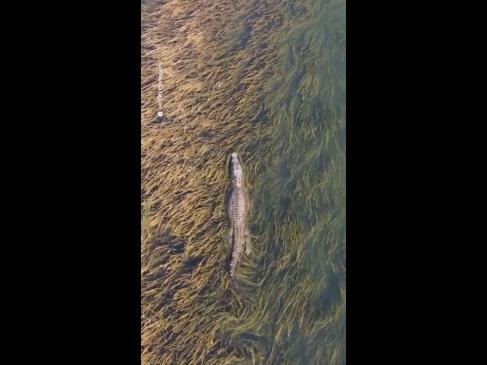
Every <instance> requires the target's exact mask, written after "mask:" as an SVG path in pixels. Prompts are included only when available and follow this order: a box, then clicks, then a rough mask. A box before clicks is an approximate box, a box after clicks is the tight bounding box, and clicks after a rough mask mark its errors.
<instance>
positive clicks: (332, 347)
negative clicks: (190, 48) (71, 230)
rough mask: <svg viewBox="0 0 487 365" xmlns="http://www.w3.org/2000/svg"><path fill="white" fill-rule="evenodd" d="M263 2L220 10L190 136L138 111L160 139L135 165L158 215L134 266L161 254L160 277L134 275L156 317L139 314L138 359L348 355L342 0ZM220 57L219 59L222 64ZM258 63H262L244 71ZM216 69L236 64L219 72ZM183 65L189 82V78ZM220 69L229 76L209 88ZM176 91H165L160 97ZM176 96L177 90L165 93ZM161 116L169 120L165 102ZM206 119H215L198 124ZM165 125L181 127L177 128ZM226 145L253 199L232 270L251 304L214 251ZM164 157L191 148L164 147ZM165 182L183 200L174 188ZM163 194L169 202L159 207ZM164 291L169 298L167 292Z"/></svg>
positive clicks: (288, 360)
mask: <svg viewBox="0 0 487 365" xmlns="http://www.w3.org/2000/svg"><path fill="white" fill-rule="evenodd" d="M267 3H268V5H262V2H246V7H242V8H241V9H240V10H239V11H237V12H235V14H234V15H232V16H233V18H232V17H231V16H230V15H229V17H228V19H227V20H226V21H227V25H226V27H227V28H224V27H223V26H222V29H225V30H224V31H223V30H221V31H218V30H217V31H215V34H216V35H217V36H215V39H216V38H217V40H218V42H216V43H218V44H219V45H222V50H220V52H221V53H220V56H221V57H220V59H219V61H215V65H216V66H212V64H211V63H210V62H209V63H208V64H205V65H203V66H202V68H201V70H202V72H203V73H204V72H205V71H206V70H209V69H210V68H211V67H215V69H217V68H216V67H222V69H223V70H224V71H222V73H223V75H222V76H219V77H218V76H216V77H214V78H212V79H211V82H209V81H208V80H209V79H208V78H203V79H202V80H203V81H202V82H203V84H204V85H208V90H206V91H203V92H202V93H205V92H206V94H205V95H207V99H208V100H209V102H208V103H207V104H205V102H204V101H203V99H202V98H201V99H197V100H199V103H195V105H198V107H200V109H199V110H202V112H201V113H202V114H200V115H197V116H195V115H194V112H193V113H192V114H191V113H190V112H188V115H187V116H186V117H185V123H188V124H187V125H188V128H189V132H188V133H189V136H188V137H184V138H187V140H186V139H185V140H184V141H188V142H189V141H191V144H185V143H184V142H183V140H182V141H181V143H180V144H176V145H174V146H173V145H172V144H171V145H170V147H167V146H168V144H167V139H168V137H166V135H165V134H164V133H166V134H168V135H169V133H170V132H171V133H172V130H171V128H172V127H171V125H170V124H169V125H168V126H167V127H165V128H166V129H165V130H164V131H161V130H159V129H157V130H156V129H155V128H156V127H148V126H147V127H144V117H143V137H142V138H143V141H142V143H143V146H144V143H147V144H149V143H148V142H147V141H149V139H150V138H152V139H153V140H154V141H156V142H152V143H155V144H156V145H157V143H158V141H159V139H161V140H163V141H165V142H161V144H160V145H159V146H160V148H159V149H157V148H156V147H152V145H150V146H151V147H145V148H144V147H143V155H144V153H145V154H146V155H147V156H154V157H143V164H142V165H143V168H144V166H145V168H146V169H147V171H148V172H146V173H145V175H144V173H143V193H144V198H143V201H144V202H145V205H144V207H143V209H145V211H146V212H147V213H146V214H147V220H148V221H149V220H151V219H152V220H153V222H154V223H147V224H146V226H147V227H148V228H147V231H148V232H149V231H151V232H152V233H148V238H143V255H142V256H143V263H142V264H143V265H142V267H143V270H144V268H145V270H147V272H152V273H153V272H156V270H159V269H157V267H158V266H157V265H159V264H161V265H162V264H163V266H164V269H165V271H164V270H163V271H162V272H160V275H161V278H160V279H157V280H160V281H157V280H156V279H154V275H152V276H150V278H151V279H150V280H146V281H144V278H149V275H148V274H147V275H146V276H144V273H143V275H142V280H143V284H142V291H143V298H142V307H143V313H146V316H147V317H151V316H152V317H151V318H152V319H151V320H149V319H148V320H147V321H148V322H150V321H152V322H151V324H150V325H147V326H144V325H143V344H144V343H145V347H144V348H143V360H145V363H154V362H156V361H157V362H159V363H195V364H199V363H202V364H207V363H208V364H210V363H212V364H213V363H215V364H224V363H225V364H237V363H241V364H303V365H304V364H345V360H346V356H345V343H346V334H345V315H346V306H345V301H346V288H345V277H346V267H345V260H346V257H345V247H346V234H345V231H346V226H345V214H346V211H345V201H346V191H345V177H346V161H345V151H346V146H345V130H346V123H345V120H346V105H345V95H346V90H345V84H346V74H345V42H346V34H345V9H346V5H345V1H344V0H336V1H329V0H326V1H325V0H299V1H274V2H273V1H268V2H267ZM257 4H258V5H257ZM272 6H275V7H274V8H272ZM191 14H192V16H193V17H197V15H195V14H196V13H195V12H192V13H191ZM211 19H213V18H211ZM261 19H264V20H265V21H266V23H265V26H262V27H260V23H259V21H260V20H261ZM218 21H220V20H218ZM212 22H217V20H212ZM206 37H207V38H206V39H207V42H210V43H208V44H212V43H211V39H212V38H211V37H209V36H206ZM204 38H205V37H203V39H204ZM202 49H203V48H202ZM168 52H169V51H168ZM202 52H204V51H202ZM232 57H233V58H232ZM259 57H260V58H259ZM215 58H217V57H215ZM225 59H228V60H229V62H228V64H226V66H225V68H223V66H221V63H218V62H222V61H221V60H225ZM259 62H260V63H259ZM255 63H257V65H259V66H260V67H261V68H262V69H264V71H265V72H264V71H261V70H260V69H259V68H258V67H255V69H254V68H253V67H254V65H255ZM233 66H235V67H233ZM218 70H219V69H218ZM188 72H189V71H188ZM225 72H228V74H230V75H233V76H232V77H228V78H226V77H224V75H225ZM188 75H190V74H189V73H188ZM191 77H193V78H192V83H193V84H194V82H195V80H199V79H198V76H197V75H196V76H191ZM186 79H187V78H186ZM220 80H228V81H221V82H222V85H221V86H220V87H219V88H218V89H219V90H218V91H216V88H215V86H214V85H215V83H218V82H220ZM249 80H250V81H249ZM225 82H227V84H225ZM168 83H170V82H169V81H168ZM180 88H182V86H180ZM242 90H243V91H244V92H243V91H242ZM143 94H144V93H143ZM191 95H192V97H193V94H191ZM172 98H173V96H172V94H170V93H169V92H168V95H167V96H166V106H167V108H170V107H171V105H172V103H173V99H172ZM181 99H182V98H181V96H179V95H178V97H177V98H176V97H175V96H174V104H176V103H175V100H179V103H181ZM195 100H196V98H195ZM152 103H154V100H153V101H152ZM220 104H223V107H221V106H220ZM151 105H152V104H151ZM191 108H193V109H191ZM191 108H190V109H191V110H194V107H193V106H191ZM149 109H150V108H149V107H147V110H149ZM153 109H154V110H155V109H156V108H155V107H153ZM143 110H144V104H143ZM151 112H152V110H151ZM205 113H206V114H205ZM148 114H150V113H149V112H148ZM166 114H167V115H169V118H171V111H170V110H169V112H168V113H166ZM203 117H205V118H208V120H210V119H211V118H214V119H211V120H213V122H211V123H210V122H208V124H209V125H208V126H207V127H205V128H206V129H203V126H202V125H201V124H202V122H201V121H202V120H203V119H204V118H203ZM174 118H176V117H174ZM192 122H194V124H191V123H192ZM174 123H175V124H176V120H175V122H174ZM198 128H201V130H202V132H198V133H197V131H199V130H200V129H198ZM174 133H179V134H180V129H179V130H178V128H177V127H176V126H174ZM191 133H192V134H191ZM196 135H197V136H200V137H199V138H196V137H192V136H196ZM201 136H204V138H202V137H201ZM172 138H173V139H174V138H182V137H179V136H178V137H172ZM163 146H166V147H164V148H162V147H163ZM233 150H236V151H238V152H239V153H240V154H241V156H242V159H243V162H244V170H245V172H246V175H247V181H248V185H249V190H250V193H251V197H252V200H253V214H252V219H251V223H250V230H251V233H252V236H253V253H252V255H251V256H250V257H248V258H245V259H244V261H243V263H242V265H241V268H240V272H239V276H240V280H241V282H242V285H243V286H244V287H245V288H246V291H247V292H248V293H249V294H250V296H251V298H252V300H251V302H250V303H246V302H243V301H241V300H240V299H239V298H238V295H236V294H235V293H231V292H230V291H229V289H228V288H229V285H227V284H228V278H227V275H228V274H227V273H226V272H225V270H226V266H225V263H224V259H223V258H224V257H225V255H226V253H227V251H228V247H226V246H225V244H223V243H222V237H224V236H225V232H226V224H225V221H224V219H223V218H222V217H224V213H223V208H222V207H223V201H222V200H221V197H222V194H223V191H224V189H223V187H224V186H225V184H226V183H227V180H226V177H225V175H224V174H225V173H226V171H227V170H226V169H225V168H224V160H225V159H226V157H227V156H228V153H229V152H230V151H233ZM156 151H162V152H156ZM163 154H164V158H163V157H162V156H163ZM172 155H174V156H187V158H186V157H184V158H182V161H179V159H181V157H179V159H178V160H176V157H174V158H173V159H171V158H170V157H167V156H172ZM191 156H192V157H191ZM156 157H157V158H156ZM151 158H152V160H151ZM144 159H147V162H146V161H145V160H144ZM154 161H157V163H156V162H154ZM161 161H162V162H161ZM203 161H204V163H203ZM179 164H184V166H190V167H189V168H190V169H191V168H193V167H194V170H193V174H192V175H187V176H188V177H189V176H191V178H192V179H196V180H198V176H200V183H199V184H201V183H204V184H206V185H205V188H206V190H205V189H200V187H199V186H200V185H198V184H197V183H195V185H194V186H193V185H191V184H188V183H187V180H186V183H180V184H179V185H178V182H179V181H180V180H181V179H183V178H182V177H181V176H179V177H178V178H176V177H175V176H176V175H177V172H178V171H180V170H178V169H179V167H178V166H180V165H179ZM165 165H168V166H169V165H171V166H172V169H171V170H169V169H167V171H166V170H165V169H164V167H162V166H165ZM154 171H158V178H157V179H156V178H155V177H154V176H155V175H154ZM181 174H182V173H181ZM198 174H199V175H198ZM164 176H166V177H165V179H167V180H168V181H169V180H170V183H168V185H171V187H170V188H169V187H168V188H165V189H166V190H162V189H164V188H161V187H160V186H159V183H158V184H156V183H155V181H157V180H159V181H160V180H161V179H162V177H164ZM144 179H145V180H144ZM144 181H146V182H144ZM158 189H159V190H158ZM185 189H186V190H185ZM197 189H200V190H197ZM154 190H156V191H158V192H157V193H155V192H152V191H154ZM174 190H178V194H176V193H174V195H175V196H176V197H179V198H177V199H176V197H175V198H174V199H173V200H171V199H170V196H171V194H173V191H174ZM195 190H196V191H195ZM185 191H187V192H188V195H189V196H191V194H193V196H194V200H191V199H192V198H191V197H188V200H187V201H185V200H184V198H181V196H182V195H183V196H185V197H186V195H184V194H186V193H185ZM220 191H221V192H222V193H220ZM213 197H215V199H213ZM198 198H199V200H198ZM178 199H179V200H178ZM182 199H183V200H182ZM202 199H203V202H202ZM214 200H216V201H217V202H219V203H218V204H216V205H215V204H214V203H212V202H213V201H214ZM164 206H166V207H168V208H167V210H168V211H170V212H171V214H169V213H168V214H167V217H166V218H163V217H164V214H165V213H164ZM173 206H174V208H173ZM151 217H152V218H151ZM164 219H165V220H164ZM171 219H173V221H171ZM167 222H169V223H167ZM171 222H172V223H171ZM150 227H152V228H150ZM154 227H155V228H154ZM195 227H196V228H195ZM160 232H166V233H167V232H169V233H170V234H171V237H174V238H173V240H174V242H176V241H177V245H178V247H183V246H181V245H183V244H182V243H181V242H185V243H184V250H181V249H180V250H178V252H177V253H175V254H173V253H172V252H173V251H175V250H172V251H171V249H168V251H164V249H162V248H161V249H160V250H159V251H157V250H156V249H155V248H154V245H155V244H154V242H155V237H158V234H159V233H160ZM159 241H160V240H159ZM159 241H158V242H159ZM171 244H172V245H175V243H171ZM171 244H170V243H165V244H164V245H169V247H171V246H170V245H171ZM146 246H147V247H151V248H150V249H149V248H145V247H146ZM161 247H163V246H162V245H161ZM164 247H165V246H164ZM181 251H184V252H181ZM168 252H169V253H168ZM195 257H196V258H197V259H195ZM154 261H157V265H156V264H154ZM188 262H191V263H193V262H197V264H194V265H191V270H192V271H190V272H191V275H189V274H188V271H187V270H186V269H185V270H186V271H184V272H183V270H180V271H178V267H183V268H187V267H188V266H187V265H186V266H184V265H185V264H187V263H188ZM173 268H174V269H173ZM158 272H159V271H158ZM144 292H145V293H146V294H144ZM165 295H166V296H167V295H170V296H171V298H172V300H171V301H170V302H165V301H164V300H163V299H162V298H166V296H165ZM157 301H159V303H155V302H157ZM189 319H191V320H189ZM186 320H187V322H185V321H186ZM158 321H159V322H158ZM186 323H187V324H186ZM190 323H194V326H193V327H189V326H190ZM184 326H186V328H187V332H191V333H192V335H191V334H189V333H187V332H186V331H185V330H184V329H183V327H184ZM143 346H144V345H143ZM180 361H182V362H180Z"/></svg>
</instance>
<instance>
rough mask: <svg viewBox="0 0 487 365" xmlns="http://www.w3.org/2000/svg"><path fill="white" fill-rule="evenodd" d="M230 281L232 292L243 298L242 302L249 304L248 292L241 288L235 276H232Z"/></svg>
mask: <svg viewBox="0 0 487 365" xmlns="http://www.w3.org/2000/svg"><path fill="white" fill-rule="evenodd" d="M230 281H231V283H232V288H233V290H234V292H235V293H236V294H237V295H238V296H239V297H240V298H241V299H242V300H243V302H244V303H246V304H249V303H250V297H249V294H248V293H246V292H245V291H244V290H243V289H242V286H241V285H240V283H239V282H238V280H237V278H236V277H234V276H232V278H231V279H230Z"/></svg>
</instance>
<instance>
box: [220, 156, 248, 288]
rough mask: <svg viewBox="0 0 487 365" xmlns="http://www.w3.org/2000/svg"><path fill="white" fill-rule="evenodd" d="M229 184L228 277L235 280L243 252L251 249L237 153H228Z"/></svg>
mask: <svg viewBox="0 0 487 365" xmlns="http://www.w3.org/2000/svg"><path fill="white" fill-rule="evenodd" d="M229 168H230V186H229V188H228V193H227V194H228V195H227V204H226V205H227V215H228V219H229V222H230V233H229V237H228V239H229V243H230V245H231V247H232V256H231V260H230V277H231V278H232V279H233V281H234V283H235V284H236V282H235V273H236V270H237V267H238V264H239V263H240V259H241V256H242V254H243V252H244V251H245V253H246V254H247V255H248V254H250V251H251V246H250V234H249V230H248V227H247V224H248V221H249V215H250V200H249V196H248V193H247V190H246V187H245V179H244V174H243V170H242V165H241V164H240V161H239V158H238V155H237V153H235V152H234V153H232V154H231V155H230V163H229Z"/></svg>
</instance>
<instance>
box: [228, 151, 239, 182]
mask: <svg viewBox="0 0 487 365" xmlns="http://www.w3.org/2000/svg"><path fill="white" fill-rule="evenodd" d="M230 177H231V179H232V182H233V183H234V184H235V186H236V187H241V186H242V167H241V166H240V161H239V160H238V155H237V153H235V152H233V153H232V154H231V155H230Z"/></svg>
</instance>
